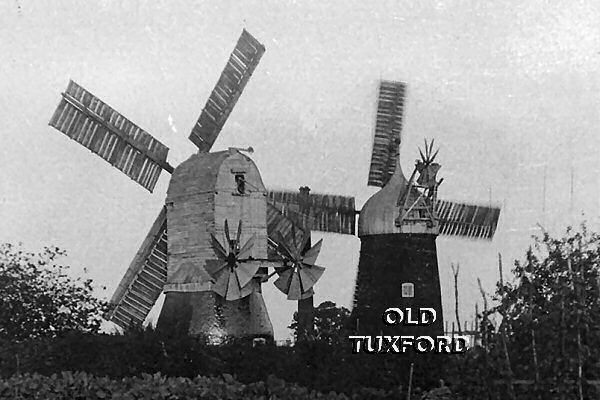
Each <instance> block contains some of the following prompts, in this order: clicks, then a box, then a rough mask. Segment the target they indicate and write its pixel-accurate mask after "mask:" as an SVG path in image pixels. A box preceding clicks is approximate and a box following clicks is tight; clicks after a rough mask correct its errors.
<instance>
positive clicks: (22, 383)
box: [0, 372, 349, 400]
mask: <svg viewBox="0 0 600 400" xmlns="http://www.w3.org/2000/svg"><path fill="white" fill-rule="evenodd" d="M0 399H48V400H52V399H90V400H103V399H115V400H134V399H148V400H159V399H169V400H175V399H215V400H217V399H222V400H238V399H240V400H241V399H250V400H252V399H257V400H258V399H263V400H265V399H281V400H296V399H298V400H299V399H323V400H342V399H349V397H347V396H346V395H343V394H336V393H329V394H323V393H319V392H316V391H310V390H308V389H306V388H303V387H301V386H298V385H290V384H286V383H285V382H284V381H282V380H279V379H276V378H272V377H271V378H269V379H268V380H267V381H266V382H256V383H252V384H248V385H245V384H243V383H240V382H238V381H236V380H235V379H234V378H233V377H232V376H231V375H227V374H224V375H223V376H221V377H203V376H198V377H196V378H193V379H191V378H184V377H179V378H175V377H165V376H163V375H161V374H159V373H157V374H154V375H150V374H142V376H140V377H126V378H121V379H113V378H108V377H96V376H93V375H90V374H87V373H84V372H77V373H71V372H62V373H61V374H53V375H51V376H44V375H40V374H24V375H14V376H12V377H10V378H8V379H2V380H0Z"/></svg>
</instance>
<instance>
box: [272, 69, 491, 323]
mask: <svg viewBox="0 0 600 400" xmlns="http://www.w3.org/2000/svg"><path fill="white" fill-rule="evenodd" d="M405 91H406V85H405V84H404V83H402V82H392V81H382V82H381V83H380V86H379V97H378V108H377V118H376V124H375V137H374V141H373V149H372V157H371V166H370V170H369V180H368V185H370V186H376V187H380V188H382V189H381V190H380V191H379V192H377V193H375V194H374V195H373V196H372V197H371V198H370V199H369V200H368V201H367V202H366V203H365V205H364V206H363V208H362V210H361V211H360V216H359V222H358V236H359V238H360V241H361V250H360V258H359V265H358V274H357V280H356V288H355V294H354V296H355V299H354V308H353V310H352V315H353V321H354V325H355V326H358V331H359V332H364V333H365V334H373V335H375V334H379V333H388V334H394V335H395V334H415V335H418V334H427V335H437V334H442V333H443V319H442V302H441V292H440V279H439V270H438V264H437V249H436V244H435V240H436V238H437V236H438V235H449V236H462V237H468V238H480V239H491V238H492V237H493V235H494V232H495V230H496V226H497V223H498V218H499V215H500V209H499V208H498V207H486V206H479V205H471V204H464V203H454V202H450V201H444V200H439V199H438V198H437V189H438V186H439V184H440V183H441V180H439V181H438V180H437V172H438V170H439V169H440V168H441V166H440V165H439V164H437V163H435V156H436V155H437V152H435V153H434V150H433V142H432V143H430V144H428V143H427V142H426V143H425V153H423V152H421V159H420V160H418V161H417V162H416V165H415V168H414V170H413V172H412V174H411V175H410V178H409V179H406V177H405V175H404V174H403V172H402V169H401V167H400V163H399V146H400V141H401V131H402V118H403V111H404V99H405ZM349 199H351V200H352V201H350V200H349ZM269 201H270V203H271V204H272V205H273V206H275V207H276V208H277V209H278V210H279V211H280V212H281V213H282V214H284V215H285V216H286V217H288V218H290V219H291V220H292V221H293V222H294V224H296V225H297V226H303V227H306V226H309V227H310V228H311V229H313V230H317V231H329V232H337V233H343V234H348V233H350V234H354V230H353V229H344V227H345V226H346V225H347V224H354V214H355V213H357V211H355V210H354V200H353V199H352V198H348V197H342V196H335V195H313V194H309V193H306V190H305V193H291V192H286V191H278V192H270V193H269ZM323 210H328V211H329V213H326V212H325V211H323ZM332 210H338V213H337V214H332V213H331V211H332ZM336 224H338V225H339V224H341V228H342V229H339V228H336V226H335V225H336ZM389 307H399V308H406V307H410V308H413V309H415V310H416V309H418V308H419V307H428V308H433V309H434V310H436V314H437V320H436V322H435V323H434V324H432V325H428V326H424V327H408V328H407V327H404V326H392V327H386V326H384V324H383V322H382V314H383V312H384V311H385V310H386V309H387V308H389ZM413 319H414V317H413Z"/></svg>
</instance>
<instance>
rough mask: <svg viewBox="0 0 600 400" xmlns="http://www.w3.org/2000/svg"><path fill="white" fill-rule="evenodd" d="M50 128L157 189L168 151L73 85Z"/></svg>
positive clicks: (137, 180) (79, 87)
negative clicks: (157, 182)
mask: <svg viewBox="0 0 600 400" xmlns="http://www.w3.org/2000/svg"><path fill="white" fill-rule="evenodd" d="M62 96H63V98H62V99H61V101H60V103H59V105H58V108H57V109H56V111H55V112H54V115H53V116H52V119H51V120H50V122H49V125H50V126H52V127H54V128H56V129H58V130H59V131H61V132H62V133H64V134H65V135H67V136H68V137H70V138H71V139H73V140H75V141H77V142H78V143H80V144H81V145H83V146H85V147H87V148H88V149H90V150H91V151H92V152H94V153H96V154H98V155H99V156H100V157H102V158H103V159H104V160H106V161H108V162H109V163H110V164H111V165H112V166H114V167H115V168H117V169H119V170H120V171H122V172H123V173H125V175H127V176H128V177H130V178H131V179H133V180H134V181H136V182H137V183H139V184H140V185H142V186H143V187H144V188H146V189H148V190H149V191H150V192H152V190H153V189H154V186H155V185H156V181H157V180H158V177H159V175H160V172H161V170H162V169H165V170H167V171H168V172H172V171H173V168H172V167H171V166H170V165H169V164H168V163H167V162H166V159H167V153H168V152H169V149H168V147H166V146H165V145H164V144H162V143H161V142H159V141H158V140H156V139H154V138H153V137H152V136H151V135H150V134H149V133H147V132H145V131H144V130H143V129H141V128H140V127H138V126H137V125H135V124H134V123H133V122H131V121H129V120H128V119H127V118H125V117H124V116H122V115H121V114H119V113H118V112H117V111H115V110H114V109H112V108H111V107H110V106H109V105H108V104H106V103H104V102H102V101H101V100H99V99H98V98H97V97H95V96H94V95H93V94H91V93H90V92H88V91H87V90H85V89H84V88H83V87H81V86H79V85H78V84H77V83H75V82H73V81H69V85H68V86H67V90H66V92H65V93H63V95H62Z"/></svg>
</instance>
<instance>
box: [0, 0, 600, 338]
mask: <svg viewBox="0 0 600 400" xmlns="http://www.w3.org/2000/svg"><path fill="white" fill-rule="evenodd" d="M370 3H374V4H370ZM599 20H600V4H598V3H597V2H594V1H573V0H570V1H553V2H546V1H529V2H521V1H502V2H476V1H399V0H395V1H391V0H384V1H379V2H365V1H328V2H323V1H303V2H300V1H263V2H259V1H245V2H239V3H238V2H233V1H222V2H208V1H196V2H190V1H166V0H163V1H138V2H133V1H123V0H121V1H117V0H99V1H96V2H85V3H84V2H79V1H75V0H69V1H67V0H65V1H59V0H55V1H46V2H34V1H24V0H11V1H5V2H2V3H0V38H1V39H0V54H2V56H1V57H0V76H1V77H2V79H0V93H2V96H0V133H1V137H2V146H0V161H1V165H2V168H1V169H0V221H2V229H0V242H12V243H17V242H22V243H23V245H24V246H25V247H26V248H28V249H31V250H38V249H41V248H42V246H46V245H56V246H59V247H61V248H64V249H66V250H67V251H68V253H69V256H68V259H67V262H68V263H69V264H71V265H72V268H73V273H74V274H75V275H77V276H80V275H81V276H84V275H85V276H86V277H90V278H92V279H94V281H95V282H96V286H97V288H98V290H97V293H98V295H99V296H101V297H106V298H110V296H111V295H112V292H113V291H114V289H115V288H116V286H117V284H118V282H119V280H120V279H121V276H122V275H123V273H124V272H125V270H126V269H127V266H128V265H129V263H130V261H131V259H132V258H133V256H134V254H135V253H136V251H137V250H138V248H139V246H140V244H141V242H142V241H143V239H144V238H145V236H146V234H147V232H148V230H149V229H150V226H151V225H152V222H153V221H154V219H155V217H156V215H157V213H158V211H159V210H160V208H161V206H162V204H163V203H164V199H165V194H166V188H167V185H168V182H169V175H168V174H166V173H163V175H162V176H161V178H160V180H159V182H158V185H157V187H156V189H155V191H154V193H152V194H150V193H148V192H147V191H146V190H145V189H143V188H142V187H141V186H139V185H137V184H135V183H134V182H133V181H131V180H130V179H129V178H128V177H126V176H125V175H123V174H122V173H121V172H120V171H118V170H116V169H115V168H113V167H111V166H110V165H109V164H107V163H106V162H105V161H104V160H102V159H100V158H99V157H97V156H95V155H94V154H92V153H90V152H89V151H88V150H87V149H85V148H83V147H82V146H80V145H79V144H77V143H75V142H74V141H72V140H70V139H69V138H67V137H66V136H65V135H63V134H61V133H59V132H58V131H56V130H54V129H53V128H51V127H49V126H48V121H49V120H50V117H51V116H52V113H53V112H54V109H55V108H56V106H57V105H58V102H59V99H60V93H61V92H62V91H64V90H65V88H66V85H67V83H68V81H69V79H73V80H75V81H76V82H77V83H79V84H80V85H82V86H83V87H85V88H86V89H88V90H89V91H91V92H92V93H94V94H95V95H96V96H98V97H99V98H100V99H102V100H103V101H105V102H107V103H108V104H109V105H111V106H112V107H113V108H115V109H116V110H118V111H119V112H121V113H122V114H124V115H125V116H126V117H128V118H129V119H131V120H132V121H133V122H135V123H136V124H138V125H139V126H141V127H142V128H144V129H145V130H146V131H148V132H149V133H150V134H152V135H153V136H154V137H155V138H157V139H158V140H160V141H161V142H163V143H164V144H165V145H167V146H168V147H169V148H170V153H169V162H170V163H171V164H172V165H177V164H179V163H180V162H182V161H184V160H185V159H187V158H188V157H189V156H190V155H191V154H193V153H194V152H195V151H196V148H195V146H194V145H193V144H192V143H191V142H189V141H188V140H187V136H188V135H189V132H190V130H191V128H192V126H193V124H194V123H195V121H196V119H197V118H198V115H199V114H200V111H201V109H202V107H203V106H204V103H205V101H206V99H207V97H208V95H209V94H210V92H211V90H212V88H213V86H214V85H215V83H216V81H217V79H218V77H219V75H220V73H221V70H222V69H223V67H224V66H225V63H226V61H227V59H228V57H229V54H230V52H231V50H232V49H233V47H234V46H235V43H236V41H237V38H238V36H239V35H240V33H241V31H242V29H243V28H246V29H247V30H248V31H249V32H250V33H252V35H253V36H255V37H256V38H257V39H258V40H259V41H260V42H261V43H263V44H264V45H265V47H266V52H265V54H264V56H263V58H262V60H261V62H260V64H259V66H258V67H257V69H256V71H255V72H254V75H253V76H252V79H251V80H250V82H249V83H248V85H247V86H246V89H245V90H244V93H243V95H242V96H241V98H240V100H239V101H238V103H237V105H236V107H235V109H234V111H233V112H232V114H231V115H230V118H229V120H228V122H227V124H226V125H225V127H224V129H223V131H222V132H221V134H220V136H219V137H218V139H217V141H216V143H215V145H214V146H213V150H215V151H218V150H223V149H226V148H228V147H230V146H236V147H247V146H252V147H253V148H254V149H255V153H254V154H252V156H251V157H252V159H253V160H254V161H255V163H256V164H257V166H258V168H259V170H260V172H261V175H262V177H263V181H264V183H265V185H266V186H267V187H269V188H272V189H290V190H297V189H298V188H299V187H300V186H304V185H308V186H309V187H310V188H311V189H312V191H313V192H325V193H332V194H342V195H351V196H355V197H356V202H357V206H358V207H361V206H362V204H363V203H364V202H365V201H366V200H367V199H368V198H369V197H370V196H371V195H372V194H373V193H375V192H376V191H377V188H371V187H367V186H366V182H367V175H368V168H369V162H370V153H371V145H372V140H373V139H372V138H373V130H374V121H375V108H376V99H377V85H378V81H379V80H380V79H390V80H401V81H404V82H406V83H407V84H408V92H407V99H406V109H405V120H404V128H403V133H402V135H403V137H402V145H401V155H400V156H401V163H402V167H403V170H404V171H405V173H407V174H410V172H412V169H413V163H414V160H415V159H416V158H417V156H418V151H417V147H418V146H421V145H422V143H423V139H424V138H427V139H431V138H435V143H436V144H437V145H439V147H440V153H439V155H438V159H437V160H438V162H439V163H440V164H441V165H442V169H441V170H440V172H439V174H438V176H439V177H443V178H444V183H443V184H442V186H441V187H440V191H439V197H440V198H444V199H448V200H458V201H467V202H472V203H481V204H490V203H493V204H499V205H501V206H502V212H501V217H500V222H499V225H498V230H497V232H496V235H495V237H494V239H493V240H492V241H476V240H470V239H460V238H447V237H439V238H438V239H437V245H438V262H439V268H440V279H441V283H442V296H443V307H444V316H445V318H446V319H452V318H453V315H454V299H453V286H452V273H451V269H450V263H460V265H461V269H460V276H459V289H460V307H459V312H460V315H461V318H462V319H464V320H468V321H471V320H472V319H473V313H474V307H475V303H476V302H478V303H479V304H480V305H481V304H482V299H481V296H480V294H479V290H478V287H477V277H480V278H481V281H482V283H483V286H484V287H485V288H486V290H487V291H489V292H490V293H491V292H492V291H493V288H494V284H495V282H496V280H497V279H498V267H497V258H498V253H501V254H502V257H503V259H504V275H505V279H510V267H511V263H512V260H514V259H522V258H523V256H524V252H525V250H526V249H527V247H528V246H529V244H530V243H531V242H532V241H531V235H534V234H539V233H540V226H543V227H544V228H545V229H547V230H548V231H550V232H555V233H560V232H562V231H564V229H565V228H566V226H567V225H569V224H574V225H578V224H579V223H580V222H581V221H583V220H586V221H587V223H588V225H589V226H591V227H592V228H594V229H598V228H599V227H600V212H599V211H600V179H599V178H598V174H599V172H600V159H599V155H598V154H600V153H599V150H600V135H598V133H597V127H598V126H600V113H599V110H600V96H599V95H598V93H599V92H600V68H599V67H600V25H599V24H598V21H599ZM314 237H315V239H318V238H320V237H323V238H324V245H323V250H322V252H321V255H320V257H319V260H318V264H320V265H323V266H325V267H326V268H327V270H326V272H325V274H324V276H323V278H322V279H321V280H320V281H319V282H318V284H317V286H316V288H315V289H316V295H315V303H316V304H319V303H320V302H322V301H325V300H332V301H334V302H336V303H337V304H339V305H344V306H346V307H350V306H351V305H352V297H353V290H354V281H355V278H356V269H357V265H358V259H359V250H360V241H359V239H358V238H357V237H353V236H342V235H335V234H319V233H315V234H314ZM84 268H85V271H87V272H84ZM103 286H106V289H105V290H102V287H103ZM264 297H265V301H266V302H267V307H268V309H269V313H270V317H271V320H272V322H273V325H274V327H275V334H276V339H285V338H286V337H287V336H288V335H289V330H288V329H287V328H286V327H287V325H288V324H289V322H290V320H291V318H292V313H293V311H294V309H295V307H296V303H295V302H291V301H287V300H285V301H283V300H284V297H283V295H282V294H280V293H279V292H278V291H277V289H275V288H274V287H273V286H272V284H271V283H268V284H267V285H265V286H264ZM159 306H160V304H159V305H157V309H156V310H154V311H153V312H152V313H151V316H150V318H149V319H150V320H152V319H153V318H155V316H156V315H157V310H158V307H159Z"/></svg>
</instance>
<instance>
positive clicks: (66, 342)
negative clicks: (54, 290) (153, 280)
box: [0, 330, 443, 399]
mask: <svg viewBox="0 0 600 400" xmlns="http://www.w3.org/2000/svg"><path fill="white" fill-rule="evenodd" d="M350 348H351V347H350V343H344V344H339V345H331V344H328V343H323V342H320V341H308V342H301V343H299V344H297V345H296V346H294V347H288V346H282V347H278V346H274V345H261V346H256V347H253V346H252V344H251V343H239V342H238V343H232V344H229V343H228V344H225V345H221V346H210V345H207V344H206V343H205V342H204V341H202V340H200V341H198V340H196V339H194V338H190V337H169V338H165V337H163V336H161V335H160V334H159V333H157V332H156V331H153V330H145V331H136V332H133V331H132V332H131V333H130V334H128V335H127V336H125V335H107V334H95V335H92V334H84V333H78V332H73V333H70V334H68V335H63V336H61V337H56V338H40V339H35V340H28V341H25V342H23V343H2V342H1V341H0V375H1V376H4V377H8V376H11V375H14V374H16V373H25V372H28V373H39V374H43V375H51V374H53V373H56V372H58V371H67V370H71V371H85V372H87V373H90V374H92V375H95V376H109V377H112V378H124V377H129V376H139V375H141V374H155V373H158V372H160V373H161V374H163V375H165V376H171V377H187V378H193V377H195V376H198V375H202V376H220V375H222V374H224V373H227V374H231V375H232V376H234V377H235V378H236V379H237V380H239V381H240V382H242V383H245V384H249V383H252V382H258V381H266V380H267V379H268V377H269V376H270V375H273V376H277V377H278V378H280V379H284V380H285V381H287V382H293V383H296V384H298V385H301V386H304V387H306V388H308V389H310V390H317V391H320V392H323V393H328V392H330V391H333V392H338V393H346V394H347V395H348V396H354V395H356V396H358V394H360V396H358V398H361V399H363V398H366V399H368V398H374V399H381V398H388V397H389V398H396V399H397V398H399V397H400V394H401V393H405V392H406V388H407V387H408V376H409V369H410V364H411V362H414V374H413V388H415V391H416V388H417V387H420V388H423V389H427V388H432V387H436V386H437V384H438V383H437V380H438V378H437V377H438V376H439V374H440V373H441V371H440V367H441V366H442V365H443V363H440V362H439V357H437V356H436V355H430V356H425V357H422V358H420V359H419V360H414V359H411V358H410V357H405V356H403V355H398V354H387V355H380V356H372V355H368V354H355V355H353V354H351V352H350ZM17 356H18V358H17ZM369 388H371V389H369ZM400 398H401V397H400ZM414 398H418V397H414Z"/></svg>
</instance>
